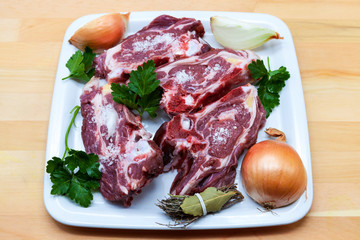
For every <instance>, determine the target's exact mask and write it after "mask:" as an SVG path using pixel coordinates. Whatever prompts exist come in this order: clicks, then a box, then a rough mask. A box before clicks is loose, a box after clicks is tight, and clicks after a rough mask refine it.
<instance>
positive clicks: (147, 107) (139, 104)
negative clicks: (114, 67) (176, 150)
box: [111, 60, 162, 118]
mask: <svg viewBox="0 0 360 240" xmlns="http://www.w3.org/2000/svg"><path fill="white" fill-rule="evenodd" d="M129 80H130V82H129V84H128V85H127V86H126V85H125V84H122V85H120V84H118V83H111V90H112V96H113V99H114V101H115V102H117V103H121V104H124V105H126V106H127V107H129V108H130V109H135V110H137V111H138V113H139V114H140V117H142V115H143V113H144V112H148V114H149V115H150V116H151V117H153V118H154V117H156V113H155V111H156V110H157V109H158V108H159V106H160V100H161V94H162V92H161V88H160V87H159V85H160V81H159V80H156V72H155V63H154V61H153V60H149V61H147V62H145V63H144V64H143V65H142V66H138V68H137V70H136V71H131V73H130V79H129Z"/></svg>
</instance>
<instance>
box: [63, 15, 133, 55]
mask: <svg viewBox="0 0 360 240" xmlns="http://www.w3.org/2000/svg"><path fill="white" fill-rule="evenodd" d="M129 16H130V13H126V14H121V13H111V14H107V15H103V16H101V17H98V18H96V19H94V20H92V21H91V22H88V23H87V24H85V25H84V26H82V27H81V28H79V29H78V30H77V31H76V32H75V33H74V35H73V36H72V37H71V38H70V39H69V42H70V43H71V44H72V45H74V46H75V47H77V48H78V49H80V50H82V51H84V50H85V47H86V46H88V47H89V48H91V49H92V50H93V51H94V52H96V53H101V52H102V51H104V50H106V49H109V48H111V47H113V46H115V45H116V44H118V43H119V42H120V41H121V39H122V38H123V37H124V34H125V32H126V29H127V26H128V21H129Z"/></svg>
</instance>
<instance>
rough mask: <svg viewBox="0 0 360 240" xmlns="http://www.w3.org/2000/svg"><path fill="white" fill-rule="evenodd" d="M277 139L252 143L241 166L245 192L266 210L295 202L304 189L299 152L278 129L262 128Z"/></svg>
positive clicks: (302, 167)
mask: <svg viewBox="0 0 360 240" xmlns="http://www.w3.org/2000/svg"><path fill="white" fill-rule="evenodd" d="M265 132H266V133H267V134H269V135H270V136H277V137H278V138H277V139H276V140H265V141H262V142H259V143H257V144H255V145H253V146H252V147H251V148H250V149H249V151H248V152H247V153H246V155H245V157H244V160H243V162H242V165H241V179H242V183H243V186H244V188H245V190H246V192H247V194H248V195H249V196H250V197H251V198H252V199H253V200H254V201H255V202H257V203H259V204H260V205H261V206H263V207H264V208H266V209H274V208H279V207H283V206H287V205H289V204H291V203H293V202H295V201H296V200H297V199H298V198H300V196H301V195H302V194H303V192H304V191H305V189H306V183H307V176H306V171H305V167H304V165H303V163H302V161H301V159H300V156H299V155H298V153H297V152H296V151H295V150H294V149H293V148H292V147H291V146H290V145H288V144H287V143H286V137H285V134H284V133H283V132H281V131H279V130H277V129H274V128H269V129H267V130H266V131H265Z"/></svg>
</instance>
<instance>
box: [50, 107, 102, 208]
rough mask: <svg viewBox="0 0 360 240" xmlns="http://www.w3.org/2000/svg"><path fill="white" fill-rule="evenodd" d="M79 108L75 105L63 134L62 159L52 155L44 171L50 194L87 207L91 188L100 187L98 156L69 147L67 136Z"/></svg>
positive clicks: (90, 197)
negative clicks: (48, 180) (49, 185)
mask: <svg viewBox="0 0 360 240" xmlns="http://www.w3.org/2000/svg"><path fill="white" fill-rule="evenodd" d="M79 110H80V107H79V106H75V107H74V109H73V110H72V111H71V113H73V117H72V119H71V121H70V124H69V126H68V129H67V131H66V134H65V152H64V155H63V157H62V159H60V158H58V157H53V158H52V159H51V160H49V161H48V162H47V166H46V172H47V173H49V174H50V180H51V182H52V183H53V185H52V188H51V192H50V193H51V194H52V195H64V196H67V197H68V198H70V199H72V200H73V201H75V202H76V203H78V204H80V205H81V206H83V207H88V206H89V205H90V203H91V200H92V199H93V195H92V192H91V191H92V190H96V189H98V188H99V187H100V184H99V179H100V178H101V172H100V170H99V165H100V164H99V162H98V160H99V157H98V156H97V155H95V154H93V153H90V154H87V153H86V152H84V151H78V150H74V149H70V148H69V146H68V142H67V140H68V136H69V132H70V129H71V126H72V125H73V124H74V121H75V118H76V115H77V114H78V112H79Z"/></svg>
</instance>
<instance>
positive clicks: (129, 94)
mask: <svg viewBox="0 0 360 240" xmlns="http://www.w3.org/2000/svg"><path fill="white" fill-rule="evenodd" d="M111 90H112V93H111V94H112V96H113V99H114V101H115V102H117V103H121V104H124V105H126V106H128V107H129V108H130V109H137V107H138V105H137V103H136V99H137V95H136V93H134V92H133V91H131V90H130V89H129V87H128V86H126V85H125V84H122V85H120V84H118V83H111Z"/></svg>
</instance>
